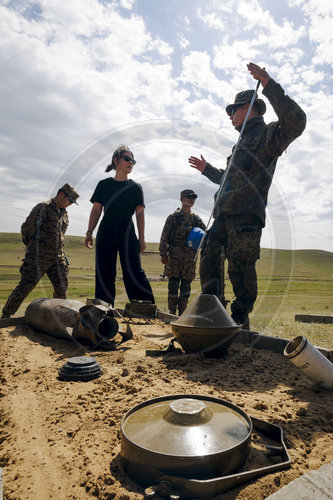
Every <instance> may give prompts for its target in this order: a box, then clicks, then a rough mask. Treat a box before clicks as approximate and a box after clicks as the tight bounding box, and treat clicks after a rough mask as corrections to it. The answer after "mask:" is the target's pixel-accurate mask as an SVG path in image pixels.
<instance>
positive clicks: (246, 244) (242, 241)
mask: <svg viewBox="0 0 333 500" xmlns="http://www.w3.org/2000/svg"><path fill="white" fill-rule="evenodd" d="M261 232H262V228H261V224H260V220H259V219H258V218H257V217H256V216H254V215H229V216H228V215H226V216H224V215H223V214H220V215H219V216H218V217H217V218H216V219H215V221H214V223H213V225H212V227H211V228H210V230H209V231H208V232H207V236H206V239H205V241H204V244H203V248H202V250H201V260H200V280H201V288H202V292H203V293H209V294H213V295H216V296H217V297H219V296H220V295H221V292H223V290H221V265H220V259H221V248H222V246H223V247H224V252H225V255H226V258H227V259H228V274H229V278H230V281H231V284H232V286H233V290H234V294H235V297H236V298H235V300H234V302H233V303H232V305H231V310H232V311H234V310H239V311H242V312H245V313H249V312H251V311H252V309H253V305H254V303H255V300H256V298H257V278H256V270H255V263H256V260H257V259H259V257H260V238H261Z"/></svg>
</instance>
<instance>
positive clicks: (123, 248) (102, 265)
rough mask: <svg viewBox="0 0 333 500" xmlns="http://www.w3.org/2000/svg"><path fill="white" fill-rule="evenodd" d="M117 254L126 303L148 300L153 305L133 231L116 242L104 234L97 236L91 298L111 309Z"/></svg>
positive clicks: (113, 297)
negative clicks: (93, 289)
mask: <svg viewBox="0 0 333 500" xmlns="http://www.w3.org/2000/svg"><path fill="white" fill-rule="evenodd" d="M118 253H119V257H120V264H121V268H122V272H123V280H124V285H125V290H126V293H127V296H128V298H129V300H149V301H151V302H152V303H155V300H154V295H153V292H152V289H151V286H150V284H149V281H148V278H147V276H146V274H145V272H144V270H143V269H142V267H141V258H140V247H139V242H138V239H137V237H136V234H135V231H134V228H132V229H131V230H129V231H127V232H126V233H125V234H123V235H121V237H120V238H117V239H116V240H111V239H110V236H109V235H108V234H105V231H104V233H103V232H102V233H101V234H100V233H98V235H97V242H96V283H95V297H96V298H97V299H101V300H104V301H105V302H107V303H109V304H111V305H112V306H114V301H115V297H116V286H115V281H116V274H117V255H118Z"/></svg>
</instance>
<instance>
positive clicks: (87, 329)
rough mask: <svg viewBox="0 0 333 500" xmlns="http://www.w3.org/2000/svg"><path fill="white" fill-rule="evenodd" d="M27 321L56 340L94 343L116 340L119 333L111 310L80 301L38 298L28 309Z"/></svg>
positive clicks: (26, 313)
mask: <svg viewBox="0 0 333 500" xmlns="http://www.w3.org/2000/svg"><path fill="white" fill-rule="evenodd" d="M25 321H26V322H27V323H28V324H29V325H31V326H32V327H34V328H37V329H38V330H41V331H43V332H45V333H47V334H49V335H52V336H54V337H58V338H65V339H68V338H71V339H72V338H76V339H77V340H86V339H89V340H91V341H92V342H93V343H94V344H98V343H100V342H102V341H103V340H109V339H111V338H113V337H114V336H115V335H116V333H117V331H118V323H117V321H116V320H115V318H113V315H112V311H111V310H109V309H108V308H106V307H103V306H99V305H93V304H89V305H85V304H84V303H83V302H80V301H79V300H68V299H48V298H39V299H36V300H34V301H33V302H31V304H29V306H28V307H27V309H26V311H25Z"/></svg>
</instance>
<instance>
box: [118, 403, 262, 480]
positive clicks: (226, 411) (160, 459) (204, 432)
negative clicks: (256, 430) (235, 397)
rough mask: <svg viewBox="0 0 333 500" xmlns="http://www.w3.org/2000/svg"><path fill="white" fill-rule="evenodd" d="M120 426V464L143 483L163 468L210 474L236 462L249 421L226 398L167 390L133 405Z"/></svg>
mask: <svg viewBox="0 0 333 500" xmlns="http://www.w3.org/2000/svg"><path fill="white" fill-rule="evenodd" d="M121 432H122V436H121V461H122V465H123V468H124V470H125V472H126V473H127V474H128V475H129V476H130V477H131V478H132V479H133V480H134V481H136V482H138V483H139V484H141V485H143V486H145V487H146V486H150V485H152V484H156V482H158V481H159V479H160V478H161V476H163V474H172V475H177V476H182V477H187V478H202V479H211V478H214V477H216V476H221V475H224V474H228V473H230V472H232V471H234V470H236V469H238V468H240V467H241V466H242V465H243V463H244V462H245V460H246V458H247V455H248V452H249V448H250V442H251V432H252V421H251V419H250V417H248V416H247V414H246V413H245V412H244V411H243V410H242V409H241V408H239V407H237V406H236V405H233V404H232V403H230V402H228V401H224V400H220V399H217V398H213V397H209V396H198V395H193V394H191V395H172V396H165V397H160V398H155V399H151V400H148V401H146V402H144V403H141V404H139V405H137V406H136V407H134V408H132V409H131V410H130V411H129V412H127V413H126V415H125V417H124V418H123V421H122V424H121Z"/></svg>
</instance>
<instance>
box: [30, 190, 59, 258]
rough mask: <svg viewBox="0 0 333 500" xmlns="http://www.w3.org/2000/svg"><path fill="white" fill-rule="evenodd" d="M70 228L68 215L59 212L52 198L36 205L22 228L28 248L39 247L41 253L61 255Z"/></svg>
mask: <svg viewBox="0 0 333 500" xmlns="http://www.w3.org/2000/svg"><path fill="white" fill-rule="evenodd" d="M67 227H68V214H67V211H66V210H65V209H64V208H62V209H61V210H60V211H59V212H58V210H57V206H56V203H55V201H54V199H53V198H52V199H51V200H49V201H45V202H43V203H39V204H38V205H36V206H35V207H34V208H33V209H32V210H31V212H30V214H29V215H28V217H27V219H26V221H25V222H24V223H23V224H22V226H21V235H22V241H23V243H24V244H25V245H26V246H27V247H28V248H31V247H35V246H36V245H38V250H39V253H48V254H54V255H59V254H61V253H62V248H63V245H64V234H65V232H66V230H67Z"/></svg>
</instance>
